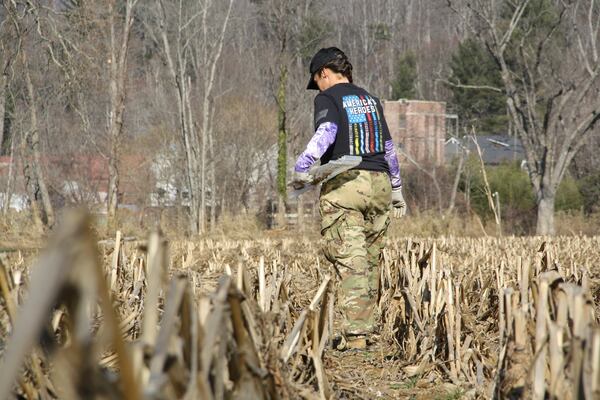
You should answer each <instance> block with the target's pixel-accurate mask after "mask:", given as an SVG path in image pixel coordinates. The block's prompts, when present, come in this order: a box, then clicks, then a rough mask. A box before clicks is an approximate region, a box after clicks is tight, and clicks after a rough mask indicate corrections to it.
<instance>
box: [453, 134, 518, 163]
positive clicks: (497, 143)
mask: <svg viewBox="0 0 600 400" xmlns="http://www.w3.org/2000/svg"><path fill="white" fill-rule="evenodd" d="M475 139H476V140H477V144H479V147H480V148H481V155H482V158H483V162H484V163H485V164H487V165H498V164H502V163H508V162H515V161H516V162H523V161H524V160H525V151H524V150H523V145H522V144H521V141H520V140H519V139H518V138H517V137H514V136H508V135H481V136H475ZM444 147H445V148H444V153H445V158H446V162H452V160H454V159H455V158H457V157H459V156H460V153H461V149H462V148H463V147H464V148H466V149H467V150H468V151H469V152H470V153H471V154H477V148H476V146H475V143H474V142H473V139H471V137H468V136H465V137H463V138H461V139H458V138H455V137H452V138H450V139H448V140H446V143H445V146H444Z"/></svg>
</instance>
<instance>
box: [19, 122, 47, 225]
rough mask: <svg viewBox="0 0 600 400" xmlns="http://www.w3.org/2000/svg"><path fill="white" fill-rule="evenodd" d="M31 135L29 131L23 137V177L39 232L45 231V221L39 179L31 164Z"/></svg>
mask: <svg viewBox="0 0 600 400" xmlns="http://www.w3.org/2000/svg"><path fill="white" fill-rule="evenodd" d="M29 135H30V134H29V133H25V135H24V136H23V137H22V138H21V146H20V147H21V160H22V162H23V179H24V180H25V191H26V192H27V197H28V198H29V208H30V209H31V218H32V220H33V226H34V227H35V229H36V231H37V232H39V233H42V232H43V231H44V223H43V221H42V216H41V213H40V207H39V205H38V199H37V194H38V192H39V187H38V185H37V180H36V179H35V174H34V172H33V167H32V166H31V157H30V155H29V145H28V142H29V140H30V139H29Z"/></svg>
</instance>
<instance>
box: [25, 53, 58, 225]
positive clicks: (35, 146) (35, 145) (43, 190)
mask: <svg viewBox="0 0 600 400" xmlns="http://www.w3.org/2000/svg"><path fill="white" fill-rule="evenodd" d="M21 61H22V62H23V71H24V74H25V84H26V86H27V94H28V96H29V101H30V104H29V114H30V117H31V131H30V134H29V135H28V137H27V139H28V140H26V144H27V145H28V147H29V151H30V155H31V160H27V161H25V160H24V164H29V163H30V162H31V163H32V165H31V164H30V165H29V166H30V167H31V169H32V171H29V172H30V173H31V176H32V178H33V182H32V183H33V185H32V186H31V189H32V190H31V191H30V192H29V194H30V195H31V196H32V198H33V199H36V200H37V199H40V200H41V203H42V207H43V211H44V215H43V219H42V221H43V222H44V224H45V225H46V226H48V227H52V225H54V209H53V208H52V203H51V202H50V195H49V193H48V187H47V186H46V180H45V178H44V173H43V171H42V166H41V160H40V158H41V155H40V136H39V130H38V119H37V102H36V98H35V91H34V89H33V82H32V80H31V74H30V73H29V62H28V60H27V54H26V51H25V49H24V48H23V49H22V50H21ZM33 202H34V201H32V203H33ZM38 210H39V209H38ZM38 216H39V215H38Z"/></svg>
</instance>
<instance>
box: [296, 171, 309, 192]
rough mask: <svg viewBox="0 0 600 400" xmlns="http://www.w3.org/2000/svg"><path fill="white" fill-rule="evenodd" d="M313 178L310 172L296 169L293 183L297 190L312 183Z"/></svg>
mask: <svg viewBox="0 0 600 400" xmlns="http://www.w3.org/2000/svg"><path fill="white" fill-rule="evenodd" d="M312 180H313V179H312V176H310V174H309V173H308V172H298V171H294V175H293V176H292V183H291V184H292V187H293V188H294V189H295V190H300V189H302V188H303V187H305V186H306V185H310V184H311V183H312Z"/></svg>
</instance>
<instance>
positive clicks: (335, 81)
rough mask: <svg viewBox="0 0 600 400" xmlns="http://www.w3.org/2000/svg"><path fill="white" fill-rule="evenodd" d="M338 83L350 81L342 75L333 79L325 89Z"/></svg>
mask: <svg viewBox="0 0 600 400" xmlns="http://www.w3.org/2000/svg"><path fill="white" fill-rule="evenodd" d="M340 83H350V81H349V80H348V78H346V77H343V78H339V79H336V80H334V81H333V82H331V86H329V87H328V88H327V89H329V88H332V87H334V86H335V85H338V84H340Z"/></svg>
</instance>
